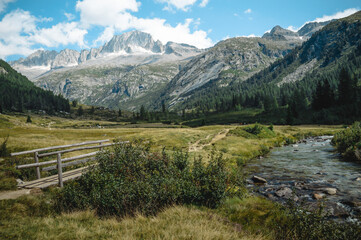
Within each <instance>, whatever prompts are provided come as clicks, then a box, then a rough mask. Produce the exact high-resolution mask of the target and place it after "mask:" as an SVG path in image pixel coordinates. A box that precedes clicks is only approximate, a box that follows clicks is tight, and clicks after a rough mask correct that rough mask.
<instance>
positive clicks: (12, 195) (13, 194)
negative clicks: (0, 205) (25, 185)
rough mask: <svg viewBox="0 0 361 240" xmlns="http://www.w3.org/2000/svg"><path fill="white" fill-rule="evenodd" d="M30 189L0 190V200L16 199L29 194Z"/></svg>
mask: <svg viewBox="0 0 361 240" xmlns="http://www.w3.org/2000/svg"><path fill="white" fill-rule="evenodd" d="M30 191H31V189H21V190H17V191H6V192H0V200H5V199H16V198H18V197H20V196H23V195H27V194H30Z"/></svg>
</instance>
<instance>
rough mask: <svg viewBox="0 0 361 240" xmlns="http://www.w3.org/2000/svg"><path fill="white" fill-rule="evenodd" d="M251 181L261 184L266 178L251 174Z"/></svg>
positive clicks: (265, 181)
mask: <svg viewBox="0 0 361 240" xmlns="http://www.w3.org/2000/svg"><path fill="white" fill-rule="evenodd" d="M252 181H253V182H254V183H261V184H265V183H267V180H266V179H264V178H261V177H258V176H253V177H252Z"/></svg>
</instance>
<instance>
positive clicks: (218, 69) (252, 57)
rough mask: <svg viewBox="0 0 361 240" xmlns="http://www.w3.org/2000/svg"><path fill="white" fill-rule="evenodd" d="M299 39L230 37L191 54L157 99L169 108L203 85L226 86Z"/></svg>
mask: <svg viewBox="0 0 361 240" xmlns="http://www.w3.org/2000/svg"><path fill="white" fill-rule="evenodd" d="M301 43H302V40H300V39H298V38H297V39H293V40H284V41H277V42H276V41H274V40H267V39H261V38H243V37H240V38H231V39H227V40H225V41H222V42H220V43H218V44H217V45H216V46H214V47H213V48H211V49H209V50H208V51H206V52H204V53H202V54H200V55H198V56H196V57H194V58H193V59H192V60H191V61H189V62H188V63H187V64H186V65H185V66H184V67H183V68H182V69H181V70H180V72H179V73H178V74H177V75H176V76H175V77H174V78H173V79H172V81H171V82H170V83H169V84H168V85H167V87H166V88H165V89H164V90H163V92H162V93H161V97H160V98H159V99H157V104H158V106H159V104H160V103H161V102H164V101H165V102H167V103H168V104H169V106H170V107H172V106H174V105H176V104H177V103H179V102H182V101H184V100H186V99H187V98H188V97H190V96H191V95H192V92H193V91H196V90H197V89H200V88H202V87H203V86H205V85H206V84H216V85H217V86H218V87H226V86H228V84H229V83H230V81H231V80H232V79H234V77H236V76H237V77H238V78H240V79H242V80H245V79H247V78H248V77H250V76H252V75H253V74H255V73H257V72H258V71H260V70H262V69H264V68H265V67H267V66H269V65H270V64H271V63H272V62H274V61H275V60H276V59H277V58H279V57H282V56H284V55H285V54H287V53H288V52H289V51H291V49H293V48H294V46H296V45H300V44H301Z"/></svg>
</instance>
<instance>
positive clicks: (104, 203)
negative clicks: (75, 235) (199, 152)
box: [57, 141, 235, 216]
mask: <svg viewBox="0 0 361 240" xmlns="http://www.w3.org/2000/svg"><path fill="white" fill-rule="evenodd" d="M97 160H98V164H97V165H95V166H92V167H90V170H89V171H88V172H87V173H86V174H84V175H83V176H82V177H81V178H80V179H79V180H78V181H75V182H72V183H70V184H67V185H66V186H65V187H64V189H63V190H62V191H61V192H60V193H59V196H58V197H57V199H58V200H57V206H58V208H59V210H66V211H69V210H76V209H94V210H96V212H97V213H98V214H99V215H117V216H125V215H130V216H132V215H135V214H136V213H142V214H145V215H152V214H156V213H157V212H158V211H160V210H161V209H162V208H164V207H166V206H169V205H172V204H195V205H199V206H207V207H211V208H213V207H216V206H218V205H219V203H220V202H221V201H222V200H223V199H224V198H225V196H226V195H227V194H228V192H227V191H229V190H233V189H235V186H234V184H233V183H232V181H231V179H232V176H231V174H230V173H228V172H227V171H226V169H225V165H224V162H223V159H222V156H221V155H216V154H214V153H213V154H211V157H210V159H209V161H208V164H204V163H203V162H202V159H201V158H196V159H195V160H194V164H193V165H191V164H190V162H189V160H188V154H187V153H183V152H175V153H174V154H173V155H172V156H169V155H167V154H165V153H151V152H150V151H149V146H145V145H143V144H141V142H139V141H137V142H133V143H125V144H119V145H116V146H115V147H114V148H113V149H112V150H111V151H104V152H102V153H101V154H99V155H98V156H97ZM229 192H234V191H229Z"/></svg>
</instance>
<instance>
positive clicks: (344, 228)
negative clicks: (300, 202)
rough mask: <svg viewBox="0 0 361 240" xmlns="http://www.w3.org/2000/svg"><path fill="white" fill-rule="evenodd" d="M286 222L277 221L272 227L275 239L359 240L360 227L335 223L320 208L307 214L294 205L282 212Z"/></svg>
mask: <svg viewBox="0 0 361 240" xmlns="http://www.w3.org/2000/svg"><path fill="white" fill-rule="evenodd" d="M283 215H284V217H285V219H287V221H278V222H276V224H275V225H274V226H273V229H274V230H275V238H276V239H279V240H283V239H284V240H286V239H295V240H298V239H299V240H303V239H310V240H313V239H315V240H318V239H330V240H331V239H334V240H348V239H355V240H356V239H361V225H360V224H358V223H353V222H336V221H333V220H331V219H329V218H328V217H327V215H326V216H325V215H324V214H323V211H322V207H321V208H319V210H318V211H315V212H308V211H306V210H304V209H302V208H301V207H299V206H296V205H295V204H291V203H290V204H289V205H288V206H287V209H284V210H283Z"/></svg>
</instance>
